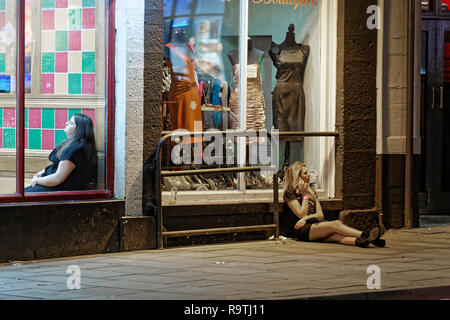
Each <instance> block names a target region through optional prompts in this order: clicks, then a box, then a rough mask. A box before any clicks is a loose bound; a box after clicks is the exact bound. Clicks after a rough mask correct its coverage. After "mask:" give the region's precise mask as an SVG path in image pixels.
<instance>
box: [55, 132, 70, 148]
mask: <svg viewBox="0 0 450 320" xmlns="http://www.w3.org/2000/svg"><path fill="white" fill-rule="evenodd" d="M66 139H67V135H66V133H65V132H64V130H55V147H56V146H57V145H58V144H60V143H61V142H63V141H64V140H66Z"/></svg>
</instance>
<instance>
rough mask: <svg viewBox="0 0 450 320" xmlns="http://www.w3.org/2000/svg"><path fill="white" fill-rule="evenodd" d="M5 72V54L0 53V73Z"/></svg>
mask: <svg viewBox="0 0 450 320" xmlns="http://www.w3.org/2000/svg"><path fill="white" fill-rule="evenodd" d="M5 72H6V53H4V52H2V53H0V73H5Z"/></svg>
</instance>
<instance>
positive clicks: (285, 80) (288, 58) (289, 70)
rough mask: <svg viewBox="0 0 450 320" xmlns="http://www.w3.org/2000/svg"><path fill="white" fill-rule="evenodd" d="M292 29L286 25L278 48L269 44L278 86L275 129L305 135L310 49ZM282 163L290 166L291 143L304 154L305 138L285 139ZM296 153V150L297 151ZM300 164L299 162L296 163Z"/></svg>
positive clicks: (274, 110) (275, 95)
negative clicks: (305, 88)
mask: <svg viewBox="0 0 450 320" xmlns="http://www.w3.org/2000/svg"><path fill="white" fill-rule="evenodd" d="M294 31H295V26H294V25H293V24H291V25H289V28H288V32H286V38H285V40H284V41H283V42H282V43H281V44H276V43H274V42H272V46H271V48H270V50H269V56H270V57H271V59H272V61H273V65H274V66H275V67H276V68H277V75H276V78H277V85H276V86H275V89H274V91H273V100H272V104H273V105H272V106H273V114H274V125H275V127H276V128H277V129H279V130H280V131H305V129H304V128H305V124H304V122H305V94H304V91H303V81H304V72H305V67H306V64H307V61H308V57H309V54H310V47H309V46H308V45H304V44H302V43H297V42H296V41H295V33H294ZM283 140H285V141H286V148H285V162H284V165H283V166H287V165H288V164H289V156H290V148H291V146H290V142H289V141H298V142H299V147H298V149H299V151H300V153H303V141H304V138H295V137H293V138H287V139H283ZM296 149H297V147H296ZM297 160H300V159H297Z"/></svg>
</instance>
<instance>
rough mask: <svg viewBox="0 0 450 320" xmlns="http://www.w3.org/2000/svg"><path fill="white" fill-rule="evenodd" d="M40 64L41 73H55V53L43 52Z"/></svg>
mask: <svg viewBox="0 0 450 320" xmlns="http://www.w3.org/2000/svg"><path fill="white" fill-rule="evenodd" d="M41 64H42V73H53V72H55V53H54V52H43V53H42V62H41Z"/></svg>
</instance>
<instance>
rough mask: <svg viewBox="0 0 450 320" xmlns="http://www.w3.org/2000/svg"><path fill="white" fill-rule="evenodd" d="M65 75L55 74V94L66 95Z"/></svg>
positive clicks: (66, 81) (66, 82)
mask: <svg viewBox="0 0 450 320" xmlns="http://www.w3.org/2000/svg"><path fill="white" fill-rule="evenodd" d="M67 78H68V77H67V74H65V73H55V94H67V92H68V80H67Z"/></svg>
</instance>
